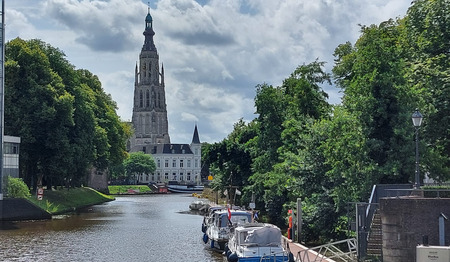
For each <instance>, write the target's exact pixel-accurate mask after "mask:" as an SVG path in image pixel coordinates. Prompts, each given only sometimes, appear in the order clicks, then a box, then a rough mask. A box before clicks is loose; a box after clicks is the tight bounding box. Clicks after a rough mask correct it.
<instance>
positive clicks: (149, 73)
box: [132, 8, 170, 147]
mask: <svg viewBox="0 0 450 262" xmlns="http://www.w3.org/2000/svg"><path fill="white" fill-rule="evenodd" d="M154 35H155V32H154V31H153V19H152V16H151V15H150V8H149V9H148V14H147V16H146V18H145V31H144V37H145V39H144V45H143V46H142V50H141V53H140V55H139V63H138V64H136V68H135V80H134V102H133V116H132V123H133V128H134V132H135V133H134V137H133V140H134V141H133V146H132V147H136V146H138V147H142V146H145V145H148V144H168V143H170V137H169V130H168V121H167V106H166V92H165V90H164V87H165V84H164V65H161V71H160V70H159V55H158V51H157V50H156V46H155V43H154V42H153V36H154Z"/></svg>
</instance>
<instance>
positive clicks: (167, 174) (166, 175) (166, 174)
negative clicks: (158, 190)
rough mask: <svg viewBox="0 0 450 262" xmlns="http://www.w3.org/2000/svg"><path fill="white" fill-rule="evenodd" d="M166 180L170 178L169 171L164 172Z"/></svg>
mask: <svg viewBox="0 0 450 262" xmlns="http://www.w3.org/2000/svg"><path fill="white" fill-rule="evenodd" d="M164 180H166V181H168V180H169V173H164Z"/></svg>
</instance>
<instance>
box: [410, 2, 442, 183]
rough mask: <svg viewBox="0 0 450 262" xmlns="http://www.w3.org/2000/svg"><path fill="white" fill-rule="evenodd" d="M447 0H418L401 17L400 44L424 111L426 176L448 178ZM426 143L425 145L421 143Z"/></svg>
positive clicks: (413, 85) (422, 147)
mask: <svg viewBox="0 0 450 262" xmlns="http://www.w3.org/2000/svg"><path fill="white" fill-rule="evenodd" d="M449 14H450V2H449V1H447V0H445V1H435V0H434V1H431V0H417V1H414V4H413V5H412V6H411V8H409V10H408V13H407V16H406V17H405V20H404V26H405V28H406V33H405V34H404V36H403V38H402V41H403V42H402V44H403V46H404V47H405V50H406V51H407V56H406V57H407V61H408V63H409V67H408V72H407V78H408V80H409V84H410V86H411V88H412V92H414V102H415V104H416V105H417V107H418V108H419V109H420V111H421V112H422V113H423V114H424V117H425V118H424V123H423V127H422V128H421V133H420V135H421V137H422V139H421V140H423V141H426V143H423V144H422V146H421V152H423V153H425V154H423V156H424V158H423V161H422V163H424V165H422V166H421V168H423V169H425V172H427V173H428V174H429V176H431V177H433V178H435V179H437V180H440V181H446V180H448V179H450V105H449V103H448V100H449V97H450V51H449V50H450V18H449ZM425 144H426V145H427V146H426V147H425V146H424V145H425Z"/></svg>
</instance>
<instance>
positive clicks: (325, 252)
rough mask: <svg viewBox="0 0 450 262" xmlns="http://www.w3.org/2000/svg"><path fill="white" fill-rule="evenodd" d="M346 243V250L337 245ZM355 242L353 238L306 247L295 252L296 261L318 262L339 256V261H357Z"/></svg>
mask: <svg viewBox="0 0 450 262" xmlns="http://www.w3.org/2000/svg"><path fill="white" fill-rule="evenodd" d="M342 245H347V251H342V250H341V249H340V248H339V247H338V246H342ZM356 249H357V242H356V239H355V238H349V239H346V240H341V241H336V242H333V243H329V244H325V245H321V246H317V247H313V248H308V249H305V250H301V251H299V252H298V253H297V257H296V259H295V261H297V262H320V261H329V260H328V259H336V258H339V259H340V260H341V261H357V258H356Z"/></svg>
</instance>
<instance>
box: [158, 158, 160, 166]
mask: <svg viewBox="0 0 450 262" xmlns="http://www.w3.org/2000/svg"><path fill="white" fill-rule="evenodd" d="M158 167H161V159H158Z"/></svg>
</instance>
